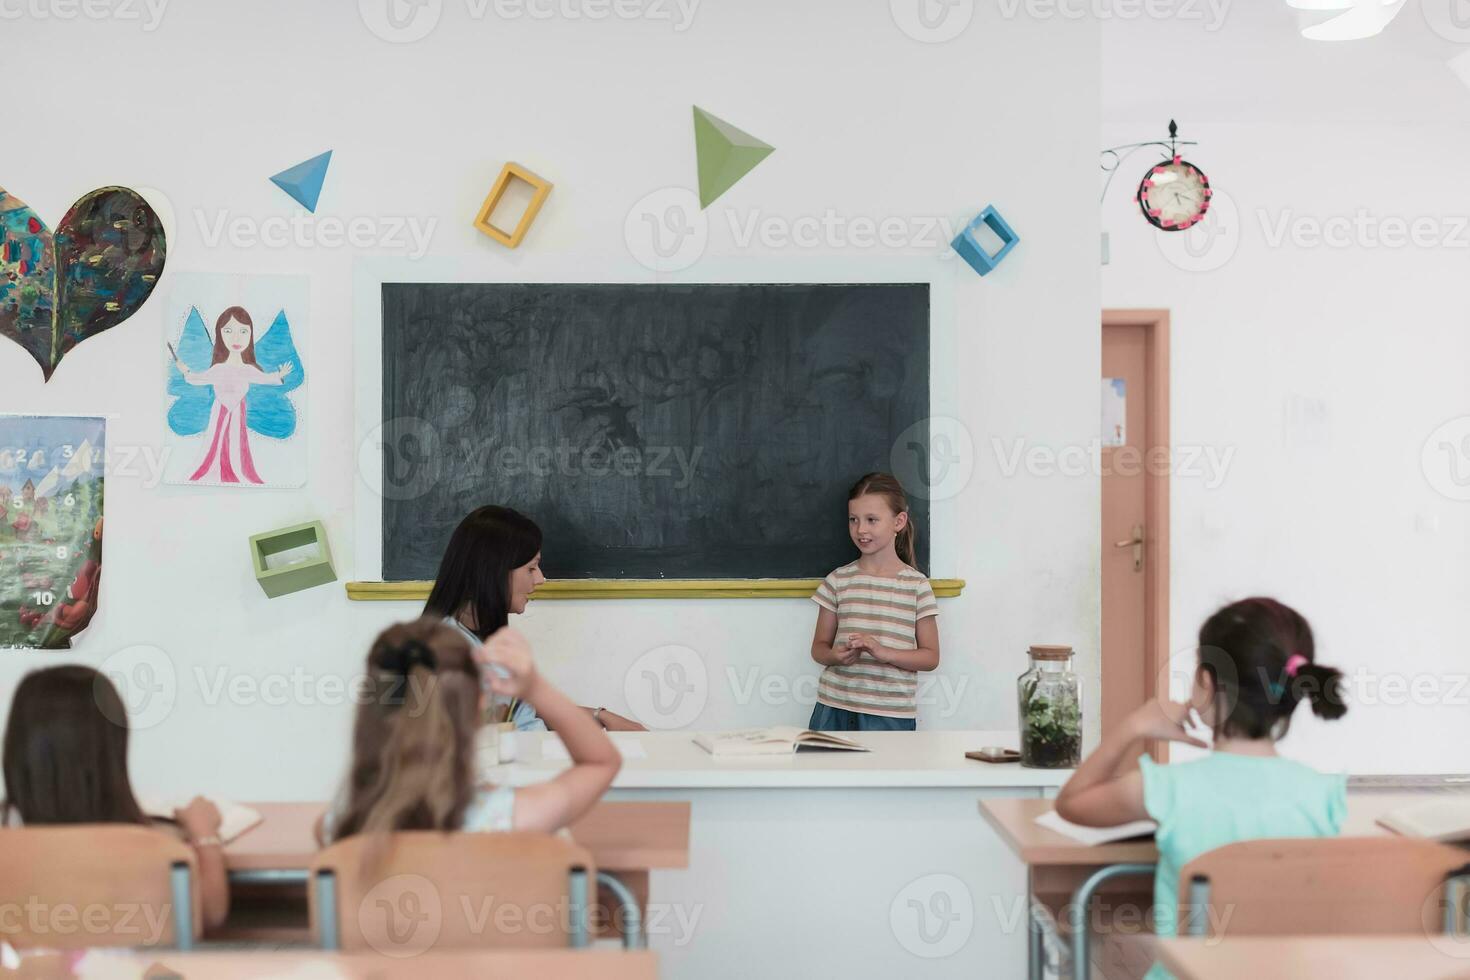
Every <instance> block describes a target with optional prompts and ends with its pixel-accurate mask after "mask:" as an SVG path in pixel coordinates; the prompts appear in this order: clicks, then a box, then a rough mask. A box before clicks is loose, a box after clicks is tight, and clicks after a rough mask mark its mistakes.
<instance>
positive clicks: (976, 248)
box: [949, 205, 1021, 276]
mask: <svg viewBox="0 0 1470 980" xmlns="http://www.w3.org/2000/svg"><path fill="white" fill-rule="evenodd" d="M981 224H985V225H987V226H989V228H990V230H991V231H993V232H995V235H996V237H997V238H999V239H1000V240H1001V242H1002V244H1001V247H1000V251H998V252H996V253H995V254H994V255H991V254H990V253H988V252H986V251H985V249H984V248H983V247H982V246H981V245H980V242H979V240H977V239H976V238H975V231H976V230H977V229H978V228H979V227H980V225H981ZM1020 240H1021V236H1020V235H1017V234H1016V232H1015V230H1014V229H1012V228H1011V226H1010V225H1009V224H1007V223H1006V219H1004V218H1002V217H1001V216H1000V212H999V211H997V210H995V206H994V205H991V206H989V207H987V208H986V209H985V210H984V211H981V212H980V216H979V217H977V218H976V219H975V220H974V221H972V222H970V223H969V224H968V225H966V226H965V229H964V231H962V232H960V233H959V234H958V235H956V236H955V239H954V241H952V242H950V243H949V245H950V248H953V249H954V250H955V251H956V252H958V253H960V258H962V259H964V260H965V261H966V262H968V263H969V264H970V268H972V269H974V270H975V271H976V272H978V273H980V275H982V276H983V275H985V274H987V273H989V272H990V271H991V270H992V269H994V268H995V267H996V266H998V265H1000V262H1001V260H1002V259H1004V258H1005V257H1006V256H1007V255H1009V254H1010V252H1011V249H1013V248H1015V247H1016V244H1017V243H1018V242H1020Z"/></svg>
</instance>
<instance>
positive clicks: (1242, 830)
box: [1056, 598, 1347, 978]
mask: <svg viewBox="0 0 1470 980" xmlns="http://www.w3.org/2000/svg"><path fill="white" fill-rule="evenodd" d="M1303 701H1306V702H1309V703H1310V704H1311V706H1312V712H1313V713H1314V714H1316V715H1317V716H1318V717H1320V718H1324V719H1327V720H1329V721H1330V720H1333V719H1337V718H1341V717H1342V716H1343V714H1344V713H1345V712H1346V711H1347V706H1346V704H1345V703H1344V701H1343V693H1342V674H1341V672H1340V671H1337V670H1335V669H1333V668H1332V667H1326V666H1323V665H1322V664H1319V663H1317V658H1316V649H1315V644H1314V643H1313V640H1312V628H1311V627H1310V626H1309V625H1308V624H1307V621H1306V620H1305V619H1304V618H1302V616H1301V615H1300V614H1299V613H1297V612H1296V610H1294V609H1292V608H1291V607H1289V606H1286V605H1284V604H1282V603H1280V602H1277V601H1276V600H1274V599H1261V598H1257V599H1245V600H1242V601H1241V602H1237V603H1235V604H1233V605H1229V606H1226V607H1225V608H1223V609H1221V610H1220V611H1219V612H1216V613H1215V614H1214V615H1213V616H1211V617H1210V618H1209V619H1207V620H1205V624H1204V625H1203V626H1201V627H1200V631H1199V663H1198V666H1197V668H1196V670H1195V674H1194V689H1193V690H1192V691H1191V693H1190V698H1189V700H1188V701H1186V702H1183V703H1173V702H1168V701H1162V702H1161V701H1151V702H1149V703H1148V704H1145V705H1143V706H1142V707H1140V708H1139V709H1138V710H1136V711H1134V712H1133V713H1132V714H1130V715H1129V716H1128V717H1127V718H1126V719H1125V720H1124V721H1123V723H1122V724H1121V725H1120V726H1119V727H1118V728H1117V729H1115V730H1114V731H1111V732H1106V733H1104V735H1103V739H1102V744H1101V745H1099V746H1098V748H1097V750H1096V751H1095V752H1093V753H1092V755H1091V756H1089V757H1088V758H1087V760H1086V761H1084V762H1083V763H1082V765H1081V767H1079V768H1078V770H1077V772H1076V773H1075V774H1073V776H1072V778H1071V779H1070V780H1068V781H1067V785H1066V786H1064V787H1062V791H1061V793H1060V794H1059V795H1058V796H1057V803H1056V809H1057V813H1058V814H1059V815H1061V816H1062V817H1063V818H1065V819H1067V820H1070V821H1072V822H1073V823H1078V824H1083V825H1085V826H1089V827H1111V826H1116V825H1118V824H1123V823H1128V822H1129V821H1133V820H1145V819H1150V820H1155V821H1157V822H1158V825H1159V828H1158V831H1157V832H1156V835H1155V837H1156V840H1157V843H1158V848H1159V864H1158V871H1157V872H1156V873H1155V876H1154V915H1155V918H1156V926H1155V930H1154V931H1155V933H1156V934H1158V935H1160V936H1173V935H1176V934H1177V928H1178V926H1177V922H1176V921H1175V918H1176V916H1175V912H1176V909H1177V907H1178V894H1177V891H1178V884H1179V873H1180V869H1182V868H1183V867H1184V866H1185V865H1186V864H1188V863H1189V862H1190V861H1192V860H1194V859H1195V858H1196V857H1198V856H1199V855H1201V854H1203V853H1205V852H1206V851H1211V850H1214V849H1215V848H1217V847H1222V846H1224V845H1226V844H1231V843H1234V842H1236V841H1243V840H1258V839H1263V838H1280V837H1334V836H1336V835H1337V833H1338V832H1339V830H1341V828H1342V821H1343V817H1344V815H1345V814H1346V812H1347V778H1346V777H1345V776H1342V775H1326V774H1323V773H1319V772H1317V771H1315V770H1313V769H1310V768H1308V767H1307V766H1304V765H1302V764H1300V763H1298V762H1292V761H1291V760H1289V759H1283V758H1281V757H1280V756H1278V755H1277V754H1276V742H1277V741H1278V740H1280V739H1281V738H1283V737H1285V735H1286V732H1287V729H1288V728H1289V727H1290V725H1291V716H1292V714H1293V713H1294V712H1295V711H1296V709H1297V706H1298V705H1299V704H1301V703H1302V702H1303ZM1191 712H1194V713H1195V714H1196V715H1197V716H1198V718H1199V720H1200V721H1201V722H1202V723H1203V724H1204V725H1206V726H1208V727H1209V728H1210V729H1212V730H1213V732H1214V739H1213V745H1212V746H1208V747H1209V748H1211V749H1212V750H1213V751H1211V752H1210V754H1209V755H1207V756H1204V757H1203V758H1199V759H1194V760H1192V761H1189V762H1180V763H1175V764H1173V765H1158V764H1156V763H1155V762H1154V761H1153V760H1152V759H1150V758H1149V757H1148V756H1147V755H1141V756H1140V755H1138V753H1140V752H1141V751H1142V750H1143V745H1144V743H1145V741H1146V740H1148V739H1155V738H1157V739H1168V740H1171V741H1176V742H1184V743H1186V744H1189V745H1196V746H1199V747H1201V748H1204V747H1207V746H1206V745H1205V743H1204V742H1201V741H1200V740H1198V739H1196V738H1194V737H1193V736H1192V735H1190V734H1189V733H1188V732H1187V731H1186V729H1185V726H1186V723H1187V722H1188V720H1189V716H1190V713H1191ZM1134 758H1137V759H1138V763H1139V768H1138V769H1131V763H1132V761H1133V759H1134ZM1130 769H1131V771H1129V770H1130ZM1169 975H1170V974H1169V973H1168V972H1167V971H1166V970H1164V968H1163V967H1161V966H1159V965H1158V964H1155V965H1154V967H1153V969H1152V970H1151V971H1150V972H1149V977H1150V978H1163V977H1168V976H1169Z"/></svg>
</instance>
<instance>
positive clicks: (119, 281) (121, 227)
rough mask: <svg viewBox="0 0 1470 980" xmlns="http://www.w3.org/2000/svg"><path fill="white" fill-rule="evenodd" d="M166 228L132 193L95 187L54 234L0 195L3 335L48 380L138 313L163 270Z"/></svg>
mask: <svg viewBox="0 0 1470 980" xmlns="http://www.w3.org/2000/svg"><path fill="white" fill-rule="evenodd" d="M164 250H165V242H164V235H163V222H161V221H160V220H159V219H158V215H157V214H155V213H154V212H153V209H152V208H151V207H149V206H148V202H147V201H145V200H143V198H142V196H141V195H139V194H138V192H137V191H134V190H129V189H128V188H126V187H99V188H98V189H97V190H95V191H91V192H89V193H88V194H86V195H84V196H83V197H82V198H81V200H79V201H77V203H75V204H73V205H72V206H71V210H70V211H68V212H66V216H65V217H64V218H62V219H61V224H60V225H58V226H57V228H56V232H55V234H52V232H51V231H50V230H49V229H47V227H46V225H45V223H44V222H42V221H41V219H40V218H39V217H38V216H37V215H36V213H35V212H34V211H32V210H31V209H30V207H29V206H28V205H27V204H26V203H25V202H24V201H22V200H21V199H20V198H18V197H16V196H15V195H14V194H10V193H7V192H6V191H5V190H3V189H0V336H5V337H9V338H10V339H11V340H13V341H15V342H16V343H17V344H20V345H21V346H22V347H24V348H25V349H26V351H27V352H28V353H29V354H30V355H31V357H33V358H35V360H36V363H37V364H39V365H41V372H42V373H43V374H44V375H45V376H46V380H47V381H50V380H51V375H52V373H53V372H55V370H56V366H57V365H58V364H60V363H61V359H62V358H63V357H65V356H66V354H67V352H68V351H70V350H71V349H72V348H73V347H75V346H76V345H77V344H80V343H81V342H82V341H84V340H86V339H87V338H89V337H95V336H97V335H98V334H99V333H101V332H102V331H104V330H110V329H111V328H113V327H115V326H117V325H118V324H119V323H122V322H123V321H124V320H126V319H127V318H128V317H130V316H132V315H133V314H134V313H136V312H138V309H139V308H140V307H141V306H142V305H143V303H144V302H145V301H146V300H147V299H148V294H149V293H151V292H153V287H154V285H155V284H157V282H158V277H159V275H160V274H162V272H163V257H164Z"/></svg>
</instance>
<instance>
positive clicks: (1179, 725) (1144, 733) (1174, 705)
mask: <svg viewBox="0 0 1470 980" xmlns="http://www.w3.org/2000/svg"><path fill="white" fill-rule="evenodd" d="M1188 719H1189V704H1188V702H1183V701H1165V700H1162V699H1160V698H1153V699H1150V700H1149V701H1147V702H1146V703H1144V704H1142V705H1140V706H1139V707H1138V708H1135V709H1134V711H1133V713H1132V714H1130V715H1129V716H1128V721H1127V725H1128V726H1129V729H1130V730H1131V731H1132V732H1133V735H1134V737H1136V738H1161V739H1165V740H1167V741H1170V742H1183V743H1185V744H1186V745H1197V746H1199V747H1200V748H1202V749H1207V748H1209V745H1208V743H1205V742H1201V741H1200V740H1199V739H1197V738H1195V737H1194V736H1193V735H1191V734H1189V732H1188V731H1186V730H1185V728H1184V723H1185V722H1186V721H1187V720H1188Z"/></svg>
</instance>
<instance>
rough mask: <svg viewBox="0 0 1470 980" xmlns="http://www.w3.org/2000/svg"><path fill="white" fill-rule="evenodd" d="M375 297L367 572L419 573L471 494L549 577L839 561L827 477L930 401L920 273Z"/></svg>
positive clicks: (835, 487)
mask: <svg viewBox="0 0 1470 980" xmlns="http://www.w3.org/2000/svg"><path fill="white" fill-rule="evenodd" d="M382 303H383V308H382V313H383V319H382V324H383V338H382V340H383V407H382V410H383V433H384V438H383V452H384V459H383V485H382V494H383V511H382V514H383V577H384V579H385V580H388V581H405V580H418V579H432V578H433V577H434V576H435V574H436V572H437V569H438V566H439V559H440V557H441V555H442V554H443V550H444V546H445V544H446V543H447V542H448V540H449V535H450V532H452V531H453V529H454V526H455V525H456V524H457V523H458V522H459V521H460V519H461V518H463V517H464V515H465V514H467V513H469V511H471V510H472V509H474V508H475V507H478V506H480V505H482V504H487V503H496V504H502V505H505V506H509V507H514V508H515V509H517V510H519V511H521V512H523V513H525V514H527V515H528V516H530V517H532V518H533V519H534V520H535V521H536V522H537V523H538V524H539V525H540V526H541V528H542V530H543V532H544V533H545V546H544V549H543V568H544V570H545V572H546V575H547V576H548V577H550V578H653V579H657V578H812V577H821V576H823V575H825V574H827V572H829V571H831V570H832V569H833V568H836V567H838V566H839V565H842V564H845V563H847V562H849V561H852V560H853V559H854V558H855V557H856V554H857V552H856V549H855V548H854V546H853V544H852V543H851V541H850V540H849V539H848V536H847V528H846V503H845V501H846V494H847V489H848V487H849V486H851V484H852V483H853V481H854V480H856V479H857V478H858V477H859V476H861V475H862V474H863V473H866V472H869V471H871V470H890V469H892V463H891V462H890V459H891V456H892V453H893V450H894V444H895V440H896V439H898V438H899V436H900V435H902V434H904V433H905V432H906V431H909V430H911V429H912V427H913V426H915V425H916V424H918V425H920V426H923V425H924V419H926V418H927V416H928V415H929V286H928V284H927V283H918V284H910V283H900V284H887V283H885V284H859V285H852V284H820V285H818V284H794V285H788V284H695V285H689V284H679V285H631V284H607V283H558V284H519V283H517V284H499V283H385V284H384V285H383V287H382ZM909 434H910V435H912V432H911V431H910V432H909ZM917 444H918V445H920V446H923V445H927V437H926V436H920V437H919V439H918V441H917ZM909 500H910V507H911V516H912V517H913V519H914V520H916V521H917V526H918V528H919V531H920V533H919V566H920V569H921V570H923V571H925V572H926V573H927V571H928V537H929V535H928V531H929V530H930V529H929V521H928V517H929V511H928V505H927V502H926V501H925V500H924V499H923V498H922V497H920V496H917V495H915V494H914V493H912V492H911V493H910V494H909Z"/></svg>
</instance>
